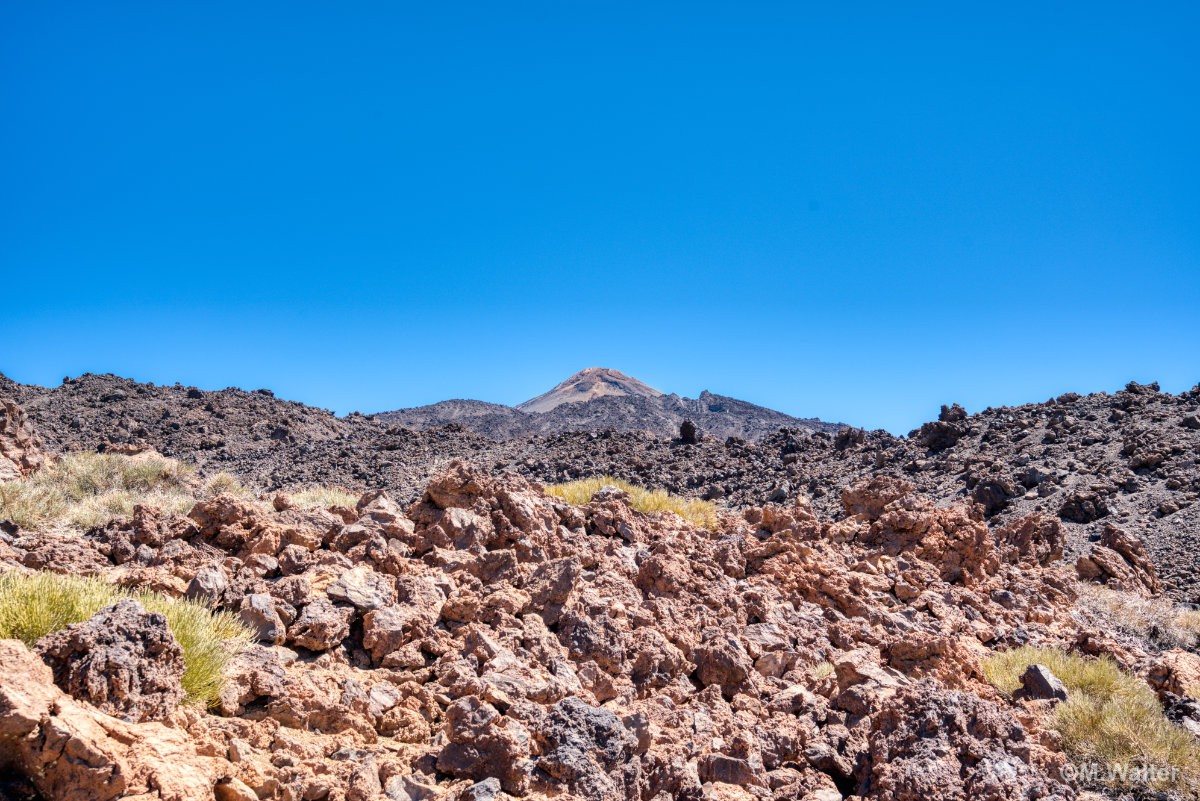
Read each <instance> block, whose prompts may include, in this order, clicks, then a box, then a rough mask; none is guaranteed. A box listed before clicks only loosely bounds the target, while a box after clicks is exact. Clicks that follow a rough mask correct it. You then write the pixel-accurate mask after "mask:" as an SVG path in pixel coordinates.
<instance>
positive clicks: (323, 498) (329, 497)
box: [290, 487, 361, 509]
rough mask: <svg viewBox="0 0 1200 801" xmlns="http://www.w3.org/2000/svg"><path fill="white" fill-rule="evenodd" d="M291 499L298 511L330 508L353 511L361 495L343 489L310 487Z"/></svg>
mask: <svg viewBox="0 0 1200 801" xmlns="http://www.w3.org/2000/svg"><path fill="white" fill-rule="evenodd" d="M290 497H291V499H292V503H294V504H295V505H296V507H297V508H298V509H324V508H328V507H330V506H348V507H350V508H351V509H353V508H354V506H355V504H357V503H358V499H359V498H360V497H361V495H360V493H357V492H351V491H350V490H346V489H342V488H341V487H309V488H308V489H302V490H300V491H299V492H295V493H292V494H291V496H290Z"/></svg>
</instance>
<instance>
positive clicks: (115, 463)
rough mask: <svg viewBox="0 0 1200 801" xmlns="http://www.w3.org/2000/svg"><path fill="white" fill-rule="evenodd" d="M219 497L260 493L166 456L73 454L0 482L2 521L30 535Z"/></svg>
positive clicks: (331, 501) (332, 502)
mask: <svg viewBox="0 0 1200 801" xmlns="http://www.w3.org/2000/svg"><path fill="white" fill-rule="evenodd" d="M217 495H233V496H234V497H237V498H241V499H242V500H253V499H254V492H253V491H251V490H250V489H249V488H248V487H246V486H245V485H244V484H243V483H242V482H241V481H240V480H239V479H238V478H237V477H236V476H234V475H232V474H230V473H224V472H222V473H217V474H215V475H213V476H209V477H208V478H200V477H199V476H197V475H196V469H195V468H194V467H192V466H191V465H189V464H187V463H185V462H180V461H177V460H175V459H168V458H167V457H165V456H159V455H157V454H139V455H136V456H124V455H118V454H105V453H73V454H70V455H69V456H66V457H64V458H63V459H62V460H60V461H59V462H57V463H54V464H51V465H48V466H47V467H46V468H45V469H44V470H42V471H40V472H38V473H36V474H34V475H33V476H32V477H30V478H27V479H24V480H21V481H6V482H0V519H7V520H12V521H13V522H15V523H16V524H17V525H18V526H20V527H21V528H24V529H28V530H38V529H45V528H52V527H56V526H67V527H75V528H79V529H89V528H92V527H94V526H101V525H104V524H105V523H107V522H108V521H110V520H112V519H114V518H117V517H127V516H129V515H131V514H133V508H134V507H135V506H137V505H138V504H146V505H148V506H156V507H158V508H159V509H162V510H163V511H164V512H171V513H178V514H186V513H187V512H188V511H189V510H191V508H192V506H193V505H195V503H196V501H198V500H201V499H204V498H213V497H216V496H217ZM358 497H359V496H358V494H356V493H353V492H350V491H349V490H344V489H341V488H340V487H313V488H309V489H304V490H301V491H299V492H297V493H296V494H294V495H292V500H293V501H294V502H295V504H296V505H297V506H298V507H300V508H302V509H311V508H315V507H323V506H350V507H353V506H354V505H355V504H356V503H357V502H358Z"/></svg>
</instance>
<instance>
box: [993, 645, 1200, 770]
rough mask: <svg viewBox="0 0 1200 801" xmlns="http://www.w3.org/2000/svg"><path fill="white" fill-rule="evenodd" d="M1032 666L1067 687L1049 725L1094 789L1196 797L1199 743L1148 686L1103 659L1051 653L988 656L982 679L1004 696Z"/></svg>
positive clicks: (1029, 650) (1051, 650)
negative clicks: (1093, 773) (1096, 782)
mask: <svg viewBox="0 0 1200 801" xmlns="http://www.w3.org/2000/svg"><path fill="white" fill-rule="evenodd" d="M1032 664H1040V665H1045V666H1046V667H1048V668H1049V669H1050V670H1051V671H1053V672H1054V675H1056V676H1058V678H1059V679H1061V680H1062V682H1063V684H1064V685H1066V687H1067V692H1068V694H1069V697H1068V699H1067V701H1065V702H1064V703H1062V704H1059V705H1058V707H1057V708H1056V709H1055V712H1054V719H1053V725H1054V727H1055V728H1056V729H1057V730H1058V732H1059V733H1060V734H1062V737H1063V747H1064V748H1065V749H1066V751H1067V753H1068V755H1069V756H1070V757H1071V759H1072V760H1073V761H1074V762H1075V764H1076V765H1077V766H1100V767H1101V770H1100V772H1099V774H1098V775H1099V777H1100V783H1101V784H1104V785H1106V786H1110V787H1117V788H1126V789H1129V788H1132V787H1134V786H1141V787H1144V788H1148V789H1152V790H1158V791H1165V790H1175V791H1180V792H1184V793H1192V794H1195V793H1200V743H1197V741H1196V738H1195V737H1193V736H1192V735H1191V734H1189V733H1188V732H1187V731H1185V730H1184V729H1182V728H1180V727H1179V726H1176V725H1175V724H1173V723H1171V722H1170V721H1169V720H1167V718H1166V717H1165V716H1164V715H1163V712H1162V707H1161V706H1160V705H1159V702H1158V698H1157V696H1156V695H1155V694H1154V691H1153V690H1151V689H1150V687H1149V685H1147V684H1146V683H1145V682H1143V681H1141V680H1140V679H1138V678H1136V677H1134V676H1130V675H1129V674H1126V673H1123V672H1121V670H1120V669H1119V668H1118V667H1117V665H1116V663H1115V662H1113V661H1112V660H1110V659H1106V658H1100V659H1091V658H1086V657H1082V656H1079V655H1076V654H1069V653H1067V652H1065V651H1061V650H1058V649H1054V648H1033V647H1025V648H1017V649H1014V650H1012V651H1004V652H1001V653H998V654H995V655H993V656H992V657H991V658H990V659H988V660H987V661H986V662H985V663H984V674H985V675H986V676H987V679H988V681H990V682H991V683H992V684H993V685H994V686H995V687H996V688H997V689H998V690H1000V691H1001V692H1002V693H1004V694H1005V695H1011V694H1012V692H1013V691H1014V690H1016V689H1017V687H1019V686H1020V683H1021V681H1020V677H1021V674H1022V673H1023V672H1024V671H1025V668H1026V667H1027V666H1028V665H1032ZM1110 768H1112V769H1113V770H1109V769H1110ZM1136 768H1149V769H1151V770H1149V771H1144V772H1138V771H1136V770H1134V769H1136ZM1122 770H1126V771H1127V772H1125V773H1122V772H1121V771H1122ZM1082 775H1085V776H1086V775H1087V774H1082Z"/></svg>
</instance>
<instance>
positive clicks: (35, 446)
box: [0, 399, 46, 481]
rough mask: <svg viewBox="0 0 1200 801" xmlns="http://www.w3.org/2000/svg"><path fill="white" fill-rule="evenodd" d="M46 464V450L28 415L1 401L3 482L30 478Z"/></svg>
mask: <svg viewBox="0 0 1200 801" xmlns="http://www.w3.org/2000/svg"><path fill="white" fill-rule="evenodd" d="M45 462H46V451H45V446H44V445H43V443H42V439H41V437H39V436H38V435H37V434H35V433H34V431H33V427H32V426H31V425H30V423H29V418H28V417H27V416H26V414H25V411H24V410H23V409H22V408H21V407H20V406H18V405H17V404H15V403H13V402H11V401H7V400H2V399H0V481H14V480H16V479H19V478H27V477H29V476H31V475H33V474H34V473H35V472H37V471H38V470H40V469H41V468H42V465H44V464H45Z"/></svg>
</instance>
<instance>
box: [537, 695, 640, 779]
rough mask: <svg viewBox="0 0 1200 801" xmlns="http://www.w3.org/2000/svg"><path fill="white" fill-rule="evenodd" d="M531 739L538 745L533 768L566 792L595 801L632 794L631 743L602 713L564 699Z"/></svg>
mask: <svg viewBox="0 0 1200 801" xmlns="http://www.w3.org/2000/svg"><path fill="white" fill-rule="evenodd" d="M536 736H537V738H538V740H540V741H541V742H542V743H543V749H542V750H543V756H542V757H540V758H539V759H538V760H537V766H538V767H539V768H540V769H541V770H544V771H545V772H546V773H548V774H550V776H552V777H553V778H554V779H556V780H557V782H560V783H562V784H563V785H565V786H566V787H567V789H568V790H569V791H570V792H572V793H576V794H578V795H580V796H581V797H583V798H590V799H596V801H623V799H626V798H630V797H632V796H635V795H637V787H638V777H639V770H638V763H637V761H636V760H634V759H633V757H634V752H635V750H636V748H637V739H636V738H635V737H634V736H633V735H632V734H631V733H630V732H629V731H628V730H626V728H625V726H624V724H622V723H621V720H620V718H618V717H617V716H616V715H614V714H613V713H612V712H610V711H608V710H607V709H603V708H600V707H594V706H589V705H588V704H586V703H584V702H583V701H581V700H580V699H578V698H573V697H572V698H564V699H562V700H561V701H559V702H558V703H557V704H555V705H554V707H553V708H552V709H551V710H550V714H549V716H548V717H547V720H546V722H545V724H543V725H542V726H541V727H539V728H538V729H537V732H536Z"/></svg>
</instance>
